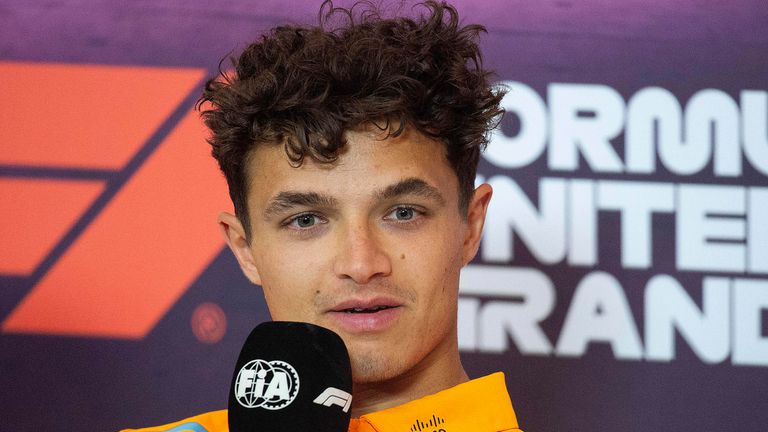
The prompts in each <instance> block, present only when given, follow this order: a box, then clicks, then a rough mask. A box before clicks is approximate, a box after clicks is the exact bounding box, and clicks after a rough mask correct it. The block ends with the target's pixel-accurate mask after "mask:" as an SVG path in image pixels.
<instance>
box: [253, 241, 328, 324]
mask: <svg viewBox="0 0 768 432" xmlns="http://www.w3.org/2000/svg"><path fill="white" fill-rule="evenodd" d="M297 249H299V248H297ZM322 265H323V264H322V262H320V261H319V260H318V255H317V254H313V253H312V251H311V249H310V248H306V249H303V250H299V251H297V252H294V249H289V248H279V249H278V248H274V249H267V248H265V249H264V250H263V251H262V253H261V254H260V258H259V259H258V260H257V267H258V269H259V274H260V275H261V280H262V283H263V287H262V288H263V289H264V297H265V299H266V301H267V306H268V307H269V311H270V314H271V315H272V318H273V319H275V320H293V321H304V320H308V319H309V318H310V317H309V316H308V315H307V314H308V313H310V312H311V305H312V304H313V299H314V298H315V296H316V295H317V291H318V290H322V284H321V281H320V280H319V275H320V274H321V271H320V270H319V268H320V267H322Z"/></svg>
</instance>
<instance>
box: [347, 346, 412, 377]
mask: <svg viewBox="0 0 768 432" xmlns="http://www.w3.org/2000/svg"><path fill="white" fill-rule="evenodd" d="M398 360H400V359H392V358H386V356H384V355H383V354H382V353H363V354H360V353H354V352H351V353H350V361H351V363H352V381H353V382H354V383H356V384H366V383H374V382H381V381H388V380H391V379H392V378H395V377H397V376H398V375H400V374H402V373H403V372H404V369H405V368H404V365H402V364H401V362H400V361H398Z"/></svg>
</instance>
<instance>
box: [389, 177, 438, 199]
mask: <svg viewBox="0 0 768 432" xmlns="http://www.w3.org/2000/svg"><path fill="white" fill-rule="evenodd" d="M403 195H415V196H419V197H422V198H427V199H431V200H434V201H437V202H438V203H439V204H440V205H443V204H445V198H443V195H442V194H441V193H440V191H438V190H437V188H435V187H434V186H431V185H430V184H429V183H427V182H425V181H424V180H422V179H420V178H417V177H410V178H407V179H404V180H401V181H399V182H397V183H395V184H393V185H390V186H387V187H386V188H384V190H382V191H380V192H377V193H376V198H378V199H380V200H386V199H392V198H396V197H400V196H403Z"/></svg>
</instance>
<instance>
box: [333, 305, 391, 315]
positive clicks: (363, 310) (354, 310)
mask: <svg viewBox="0 0 768 432" xmlns="http://www.w3.org/2000/svg"><path fill="white" fill-rule="evenodd" d="M386 309H392V306H374V307H372V308H349V309H342V310H340V311H339V312H344V313H349V314H371V313H376V312H379V311H383V310H386Z"/></svg>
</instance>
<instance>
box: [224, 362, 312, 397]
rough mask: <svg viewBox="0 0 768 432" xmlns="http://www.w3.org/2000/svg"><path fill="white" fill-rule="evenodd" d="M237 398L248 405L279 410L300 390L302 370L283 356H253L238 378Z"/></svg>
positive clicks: (241, 369) (236, 383)
mask: <svg viewBox="0 0 768 432" xmlns="http://www.w3.org/2000/svg"><path fill="white" fill-rule="evenodd" d="M234 387H235V398H236V399H237V402H238V403H240V405H242V406H244V407H246V408H258V407H261V408H265V409H268V410H279V409H281V408H285V407H286V406H288V405H289V404H290V403H291V402H293V400H294V399H296V395H298V394H299V374H297V373H296V369H294V368H293V366H291V365H290V364H288V363H286V362H284V361H282V360H272V361H266V360H261V359H256V360H251V361H249V362H248V363H246V364H245V365H244V366H243V367H242V368H240V372H238V373H237V379H236V380H235V386H234Z"/></svg>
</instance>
